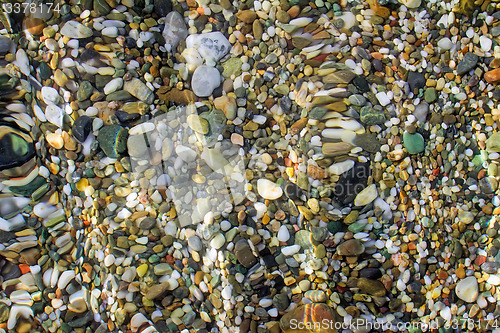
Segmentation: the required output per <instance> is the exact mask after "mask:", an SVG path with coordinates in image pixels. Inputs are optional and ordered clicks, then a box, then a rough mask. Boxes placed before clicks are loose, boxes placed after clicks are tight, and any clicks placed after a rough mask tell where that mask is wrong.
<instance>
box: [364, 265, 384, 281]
mask: <svg viewBox="0 0 500 333" xmlns="http://www.w3.org/2000/svg"><path fill="white" fill-rule="evenodd" d="M359 277H364V278H367V279H371V280H376V279H380V278H381V277H382V272H381V271H380V269H378V268H375V267H366V268H363V269H362V270H360V271H359Z"/></svg>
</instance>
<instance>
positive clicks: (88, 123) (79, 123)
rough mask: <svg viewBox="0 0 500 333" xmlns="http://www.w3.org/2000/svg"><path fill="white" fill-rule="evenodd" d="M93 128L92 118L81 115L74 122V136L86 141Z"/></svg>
mask: <svg viewBox="0 0 500 333" xmlns="http://www.w3.org/2000/svg"><path fill="white" fill-rule="evenodd" d="M91 130H92V119H90V117H88V116H80V117H78V119H76V120H75V122H74V123H73V136H74V137H75V139H77V140H78V141H80V142H84V141H85V140H86V139H87V137H88V136H89V134H90V131H91Z"/></svg>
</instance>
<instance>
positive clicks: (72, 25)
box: [61, 21, 93, 39]
mask: <svg viewBox="0 0 500 333" xmlns="http://www.w3.org/2000/svg"><path fill="white" fill-rule="evenodd" d="M61 34H62V35H63V36H65V37H68V38H77V39H80V38H89V37H91V36H92V35H93V32H92V29H90V28H88V27H86V26H84V25H83V24H81V23H79V22H77V21H68V22H66V24H65V25H64V26H63V27H62V29H61Z"/></svg>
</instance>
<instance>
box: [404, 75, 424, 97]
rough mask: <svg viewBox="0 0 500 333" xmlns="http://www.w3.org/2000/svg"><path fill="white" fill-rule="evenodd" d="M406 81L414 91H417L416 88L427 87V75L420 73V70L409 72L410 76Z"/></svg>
mask: <svg viewBox="0 0 500 333" xmlns="http://www.w3.org/2000/svg"><path fill="white" fill-rule="evenodd" d="M406 81H407V82H408V84H409V85H410V90H411V91H412V92H414V91H415V89H420V88H423V87H425V81H426V80H425V75H424V73H419V72H409V73H408V77H407V78H406Z"/></svg>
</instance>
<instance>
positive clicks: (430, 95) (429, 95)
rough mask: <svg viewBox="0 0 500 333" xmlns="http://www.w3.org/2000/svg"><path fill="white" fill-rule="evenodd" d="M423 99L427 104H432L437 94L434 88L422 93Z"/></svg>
mask: <svg viewBox="0 0 500 333" xmlns="http://www.w3.org/2000/svg"><path fill="white" fill-rule="evenodd" d="M424 99H425V101H426V102H427V103H433V102H434V101H436V99H437V93H436V89H435V88H427V89H425V92H424Z"/></svg>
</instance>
